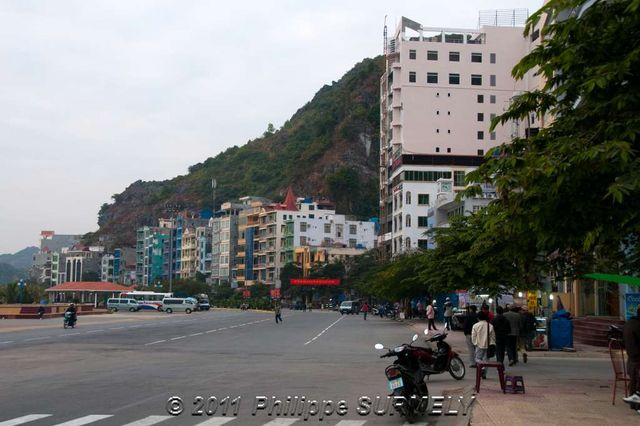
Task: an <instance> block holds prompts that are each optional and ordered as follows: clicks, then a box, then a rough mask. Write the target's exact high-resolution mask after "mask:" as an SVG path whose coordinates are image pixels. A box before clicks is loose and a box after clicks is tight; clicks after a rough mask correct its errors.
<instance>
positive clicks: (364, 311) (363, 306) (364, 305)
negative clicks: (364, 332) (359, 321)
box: [360, 302, 369, 321]
mask: <svg viewBox="0 0 640 426" xmlns="http://www.w3.org/2000/svg"><path fill="white" fill-rule="evenodd" d="M360 310H361V311H362V312H363V313H364V320H365V321H366V320H367V312H369V304H368V303H367V302H364V303H363V304H362V308H360Z"/></svg>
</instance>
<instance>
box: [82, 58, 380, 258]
mask: <svg viewBox="0 0 640 426" xmlns="http://www.w3.org/2000/svg"><path fill="white" fill-rule="evenodd" d="M383 67H384V62H383V58H382V57H377V58H375V59H365V60H363V61H362V62H360V63H358V64H356V65H355V66H354V67H353V68H352V69H351V70H350V71H348V72H347V73H346V74H345V75H344V76H343V77H342V78H341V79H340V80H339V81H337V82H333V83H332V84H331V85H325V86H324V87H322V88H321V89H320V90H319V91H318V92H317V93H316V95H315V96H314V97H313V99H312V100H311V101H310V102H308V103H307V104H306V105H304V106H303V107H302V108H300V109H299V110H298V111H297V112H296V113H295V114H294V115H293V116H292V117H291V118H290V119H289V120H288V121H287V122H286V123H285V124H284V125H283V126H282V127H281V128H280V129H269V130H268V131H267V132H265V134H264V135H263V136H262V137H259V138H257V139H254V140H251V141H249V142H248V143H247V144H246V145H243V146H240V147H238V146H234V147H232V148H229V149H227V150H226V151H224V152H222V153H220V154H218V155H216V156H215V157H210V158H208V159H206V160H205V161H203V162H202V163H199V164H196V165H193V166H191V167H190V168H189V173H188V174H186V175H183V176H178V177H176V178H174V179H171V180H166V181H163V182H142V181H137V182H135V183H133V184H131V185H130V186H129V187H128V188H127V189H126V190H125V191H124V192H122V193H121V194H117V195H115V196H114V197H113V203H111V204H104V205H103V206H102V208H101V209H100V212H99V214H98V225H99V226H100V229H99V230H98V232H97V233H96V234H90V235H87V236H86V240H88V241H92V240H96V239H98V238H100V239H101V240H102V242H103V243H106V244H107V245H108V246H118V245H134V243H135V230H136V228H138V227H140V226H143V225H155V224H156V223H157V218H158V217H163V216H164V217H166V216H167V215H168V213H167V207H168V206H170V207H172V208H176V207H177V208H178V209H186V210H191V211H196V212H197V211H200V210H203V209H207V208H208V209H210V207H211V202H212V201H211V200H212V195H211V179H212V177H215V179H216V181H217V184H218V185H217V191H216V200H217V203H216V204H217V205H218V206H219V204H220V203H221V202H224V201H227V200H234V199H237V198H238V197H242V196H244V195H257V196H264V197H269V198H272V199H274V200H280V199H281V198H282V195H283V194H284V192H285V190H286V188H287V186H289V185H292V187H293V189H294V191H295V193H296V194H297V195H300V196H302V195H325V196H328V197H330V198H331V199H333V200H334V201H335V202H336V203H337V209H338V212H340V213H346V214H353V215H356V216H360V217H363V218H364V217H371V216H377V208H378V207H377V206H378V152H379V119H380V112H379V90H380V89H379V81H380V76H381V75H382V73H383Z"/></svg>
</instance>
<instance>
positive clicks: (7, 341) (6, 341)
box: [0, 340, 14, 345]
mask: <svg viewBox="0 0 640 426" xmlns="http://www.w3.org/2000/svg"><path fill="white" fill-rule="evenodd" d="M13 342H14V341H13V340H5V341H4V342H0V345H7V344H9V343H13Z"/></svg>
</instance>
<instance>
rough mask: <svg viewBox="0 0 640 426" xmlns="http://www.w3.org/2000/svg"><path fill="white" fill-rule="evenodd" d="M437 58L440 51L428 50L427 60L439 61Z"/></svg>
mask: <svg viewBox="0 0 640 426" xmlns="http://www.w3.org/2000/svg"><path fill="white" fill-rule="evenodd" d="M437 60H438V51H437V50H427V61H437Z"/></svg>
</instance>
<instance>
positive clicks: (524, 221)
mask: <svg viewBox="0 0 640 426" xmlns="http://www.w3.org/2000/svg"><path fill="white" fill-rule="evenodd" d="M584 3H585V2H584V1H580V0H551V1H549V2H548V3H546V4H545V5H544V6H543V7H542V8H541V9H540V10H539V11H538V12H536V13H535V14H534V15H533V16H532V17H531V18H530V19H529V22H528V25H527V27H526V30H525V33H527V34H530V33H531V32H532V31H533V29H534V27H535V26H536V25H537V24H539V22H540V20H541V19H542V18H545V19H548V22H550V23H549V24H548V25H546V26H545V28H544V29H543V34H544V39H543V41H542V42H541V44H540V45H539V46H538V47H536V48H535V49H534V50H533V51H532V52H531V53H530V54H528V55H527V56H526V57H524V58H523V59H522V60H521V61H520V63H519V64H518V65H517V66H516V67H515V68H514V70H513V75H514V77H516V78H519V79H521V78H524V77H525V76H526V75H527V73H529V72H538V73H539V74H540V75H541V76H542V77H543V78H544V81H545V84H544V86H543V87H542V88H540V89H539V90H533V91H531V92H527V93H524V94H522V95H521V96H519V97H518V98H517V99H515V101H514V102H513V104H512V105H511V106H510V108H509V109H508V111H507V112H506V113H504V114H503V115H502V116H500V117H498V119H496V120H495V121H494V123H492V125H493V126H496V125H497V124H498V123H506V122H508V121H511V120H522V119H525V118H526V117H528V116H529V115H531V114H536V115H538V116H540V117H543V116H545V117H552V119H553V120H552V123H551V124H550V125H549V126H548V127H546V128H543V129H541V130H540V132H539V133H538V134H537V135H535V136H532V137H528V138H519V139H516V140H514V141H512V142H511V143H509V144H504V145H502V146H500V147H498V148H496V149H495V150H493V152H491V153H490V154H489V155H488V158H489V159H488V161H487V162H486V163H484V164H483V165H482V166H481V167H480V168H479V169H478V170H477V171H476V172H474V173H473V174H471V176H470V179H471V180H472V181H476V182H486V181H488V182H492V183H493V184H494V185H495V186H496V187H497V189H498V191H499V193H500V195H501V198H500V199H499V200H497V201H496V202H495V206H494V212H496V213H497V214H496V215H494V216H493V217H492V218H490V219H489V220H488V222H487V229H491V228H496V227H499V228H501V229H503V230H504V231H505V235H506V236H508V237H509V236H511V237H512V236H514V235H516V236H517V235H524V234H529V235H532V236H533V238H534V239H535V249H536V250H538V251H539V252H541V253H544V254H545V255H547V259H549V260H550V261H552V262H553V263H554V264H555V265H557V266H558V269H560V270H562V271H563V272H565V273H569V274H572V275H577V274H580V273H582V272H585V271H586V270H589V269H591V268H593V267H602V268H605V269H609V270H616V269H618V270H619V269H620V268H621V267H623V266H622V265H624V267H625V268H627V269H628V270H629V269H633V268H636V269H635V270H636V271H637V267H636V265H637V262H635V261H632V262H623V260H625V259H629V258H632V259H633V258H634V257H637V256H636V255H634V253H635V252H636V241H637V239H638V235H639V234H640V233H639V231H640V220H639V219H640V217H639V215H640V157H639V155H640V139H639V135H640V90H639V89H640V75H639V74H640V13H638V12H639V8H640V0H611V1H596V2H595V3H593V4H591V5H590V7H588V8H585V7H584ZM476 190H477V189H476ZM470 192H472V191H470ZM499 222H501V223H499Z"/></svg>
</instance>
